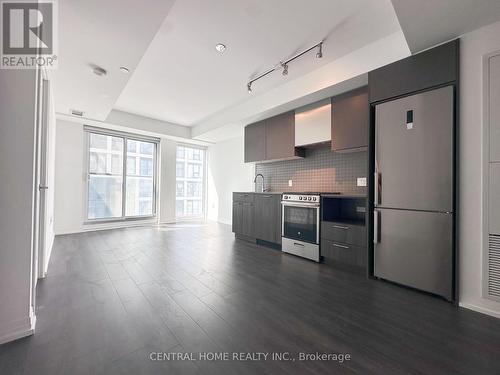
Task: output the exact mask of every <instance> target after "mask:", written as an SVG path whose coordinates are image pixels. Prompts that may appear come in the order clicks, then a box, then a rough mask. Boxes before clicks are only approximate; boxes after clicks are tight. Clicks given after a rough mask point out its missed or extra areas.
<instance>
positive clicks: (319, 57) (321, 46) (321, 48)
mask: <svg viewBox="0 0 500 375" xmlns="http://www.w3.org/2000/svg"><path fill="white" fill-rule="evenodd" d="M322 57H323V42H321V43H320V44H319V45H318V53H316V58H318V59H321V58H322Z"/></svg>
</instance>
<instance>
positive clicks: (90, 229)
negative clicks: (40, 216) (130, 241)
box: [55, 220, 158, 236]
mask: <svg viewBox="0 0 500 375" xmlns="http://www.w3.org/2000/svg"><path fill="white" fill-rule="evenodd" d="M156 224H158V223H157V221H153V220H150V221H140V220H137V221H127V222H119V223H118V224H117V223H115V224H107V223H101V224H88V225H84V226H83V227H82V228H80V229H70V230H63V231H57V232H56V233H55V235H56V236H63V235H66V234H77V233H85V232H97V231H101V230H110V229H123V228H133V227H141V226H146V225H151V226H154V225H156Z"/></svg>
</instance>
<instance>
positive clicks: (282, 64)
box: [281, 63, 288, 76]
mask: <svg viewBox="0 0 500 375" xmlns="http://www.w3.org/2000/svg"><path fill="white" fill-rule="evenodd" d="M281 67H282V68H283V72H282V73H281V74H283V75H284V76H286V75H288V65H287V64H285V63H281Z"/></svg>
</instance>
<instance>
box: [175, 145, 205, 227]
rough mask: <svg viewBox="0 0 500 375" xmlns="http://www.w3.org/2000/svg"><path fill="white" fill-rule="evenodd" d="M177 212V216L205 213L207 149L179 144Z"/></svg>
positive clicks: (177, 159)
mask: <svg viewBox="0 0 500 375" xmlns="http://www.w3.org/2000/svg"><path fill="white" fill-rule="evenodd" d="M176 155H177V157H176V184H175V196H176V202H175V203H176V204H175V214H176V217H177V218H198V217H199V218H201V217H203V215H204V210H203V208H204V187H205V175H204V174H205V173H204V172H205V171H204V169H205V150H203V149H199V148H193V147H188V146H184V145H179V146H177V154H176Z"/></svg>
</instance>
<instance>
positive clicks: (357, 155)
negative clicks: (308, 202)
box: [255, 147, 368, 195]
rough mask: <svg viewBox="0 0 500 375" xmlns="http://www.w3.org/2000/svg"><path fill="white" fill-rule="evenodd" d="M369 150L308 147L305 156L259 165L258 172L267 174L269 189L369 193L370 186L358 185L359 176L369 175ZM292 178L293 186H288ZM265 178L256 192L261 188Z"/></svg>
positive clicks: (258, 185) (258, 184)
mask: <svg viewBox="0 0 500 375" xmlns="http://www.w3.org/2000/svg"><path fill="white" fill-rule="evenodd" d="M367 157H368V153H367V152H366V151H360V152H352V153H335V152H332V151H330V149H329V148H326V147H324V148H319V149H308V150H306V157H305V158H303V159H294V160H285V161H277V162H273V163H262V164H257V165H256V167H255V170H256V172H255V173H256V174H257V173H262V174H263V175H264V177H265V185H266V188H271V191H290V192H294V191H296V192H306V191H311V192H337V191H338V192H341V193H344V194H360V195H363V194H366V193H367V188H366V187H358V186H357V183H356V182H357V180H356V179H357V178H358V177H366V174H367V164H368V163H367ZM288 180H292V181H293V186H292V187H289V186H288ZM260 181H261V179H260V178H259V180H258V183H257V184H256V191H259V189H260V187H261V182H260Z"/></svg>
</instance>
